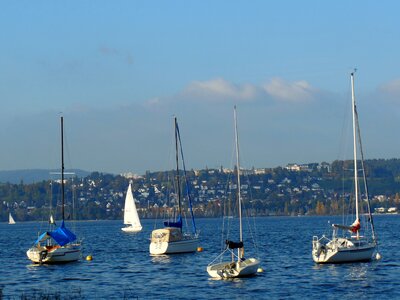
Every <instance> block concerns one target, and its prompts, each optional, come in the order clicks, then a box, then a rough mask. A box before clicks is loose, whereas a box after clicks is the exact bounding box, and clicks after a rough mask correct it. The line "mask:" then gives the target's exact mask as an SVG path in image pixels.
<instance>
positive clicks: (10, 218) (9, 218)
mask: <svg viewBox="0 0 400 300" xmlns="http://www.w3.org/2000/svg"><path fill="white" fill-rule="evenodd" d="M8 224H10V225H14V224H15V220H14V218H13V216H12V215H11V213H9V214H8Z"/></svg>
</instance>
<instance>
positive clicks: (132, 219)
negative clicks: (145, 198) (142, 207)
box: [121, 182, 142, 232]
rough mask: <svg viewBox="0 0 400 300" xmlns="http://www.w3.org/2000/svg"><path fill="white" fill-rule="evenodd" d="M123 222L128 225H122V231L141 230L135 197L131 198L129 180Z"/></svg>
mask: <svg viewBox="0 0 400 300" xmlns="http://www.w3.org/2000/svg"><path fill="white" fill-rule="evenodd" d="M124 224H125V225H128V226H125V227H122V228H121V230H122V231H125V232H139V231H141V230H142V224H141V223H140V219H139V215H138V213H137V210H136V204H135V199H134V198H133V194H132V183H131V182H130V183H129V186H128V190H127V191H126V196H125V207H124Z"/></svg>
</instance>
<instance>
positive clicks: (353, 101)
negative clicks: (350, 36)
mask: <svg viewBox="0 0 400 300" xmlns="http://www.w3.org/2000/svg"><path fill="white" fill-rule="evenodd" d="M350 77H351V102H352V112H353V151H354V185H355V186H354V192H355V198H356V220H357V221H358V169H357V142H356V98H355V95H354V72H352V73H351V76H350ZM357 234H358V232H357Z"/></svg>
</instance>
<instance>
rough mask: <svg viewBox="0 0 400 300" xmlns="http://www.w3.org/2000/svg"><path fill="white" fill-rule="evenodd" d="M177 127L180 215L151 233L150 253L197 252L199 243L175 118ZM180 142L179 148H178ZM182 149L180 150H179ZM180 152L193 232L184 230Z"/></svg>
mask: <svg viewBox="0 0 400 300" xmlns="http://www.w3.org/2000/svg"><path fill="white" fill-rule="evenodd" d="M174 127H175V150H176V156H175V159H176V187H177V188H176V189H177V192H176V194H177V197H178V215H177V218H176V219H175V220H174V221H165V222H164V225H165V226H166V227H164V228H161V229H155V230H153V231H152V233H151V242H150V249H149V250H150V254H152V255H160V254H171V253H186V252H195V251H196V250H197V246H198V243H199V236H198V233H197V231H196V224H195V221H194V215H193V209H192V200H191V197H190V193H189V185H188V182H187V177H186V167H185V160H184V157H183V151H182V142H181V137H180V133H179V127H178V121H177V119H176V118H174ZM178 144H179V148H178ZM179 150H180V151H179ZM179 153H180V154H181V158H182V165H183V175H184V178H185V182H184V183H185V186H186V194H187V198H188V202H189V211H190V215H191V218H192V232H184V230H183V228H182V227H183V226H182V225H183V224H182V193H181V180H180V175H179V174H180V172H179Z"/></svg>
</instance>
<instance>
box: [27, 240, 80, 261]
mask: <svg viewBox="0 0 400 300" xmlns="http://www.w3.org/2000/svg"><path fill="white" fill-rule="evenodd" d="M26 255H27V256H28V258H29V259H30V260H31V261H32V262H33V263H48V264H50V263H66V262H72V261H77V260H79V259H80V258H81V256H82V250H81V246H80V244H73V245H66V246H62V247H57V248H55V247H53V248H49V249H48V248H46V247H36V246H34V247H32V248H30V249H29V250H28V251H27V252H26Z"/></svg>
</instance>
